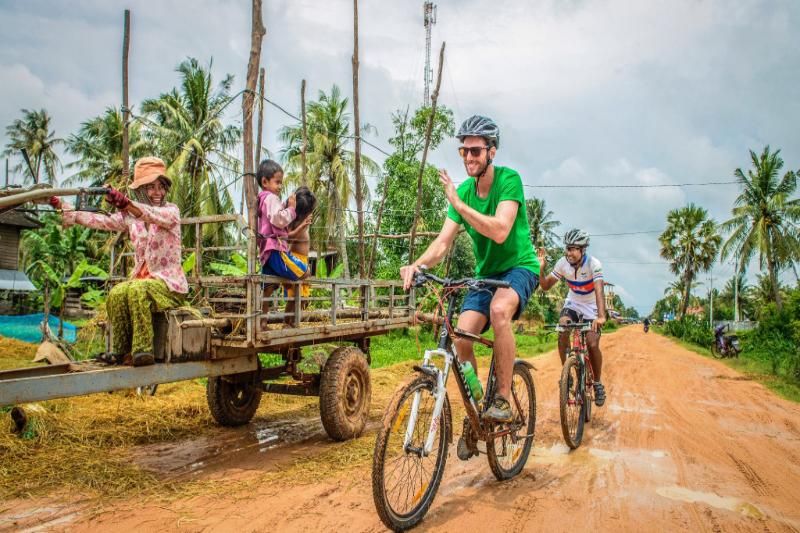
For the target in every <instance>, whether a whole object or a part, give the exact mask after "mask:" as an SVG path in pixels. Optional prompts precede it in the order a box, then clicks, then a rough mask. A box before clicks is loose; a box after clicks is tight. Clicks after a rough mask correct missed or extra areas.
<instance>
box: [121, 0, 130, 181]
mask: <svg viewBox="0 0 800 533" xmlns="http://www.w3.org/2000/svg"><path fill="white" fill-rule="evenodd" d="M130 47H131V10H130V9H126V10H125V22H124V30H123V34H122V183H124V184H125V185H127V184H128V178H129V177H130V174H131V169H130V145H129V143H130V140H129V138H128V121H129V120H130V117H131V112H130V109H129V107H128V52H129V51H130Z"/></svg>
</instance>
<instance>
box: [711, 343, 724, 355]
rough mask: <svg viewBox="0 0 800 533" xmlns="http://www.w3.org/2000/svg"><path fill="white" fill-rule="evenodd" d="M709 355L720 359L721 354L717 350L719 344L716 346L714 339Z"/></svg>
mask: <svg viewBox="0 0 800 533" xmlns="http://www.w3.org/2000/svg"><path fill="white" fill-rule="evenodd" d="M711 355H713V356H714V357H716V358H717V359H722V354H721V353H720V351H719V346H717V342H716V341H714V342H712V343H711Z"/></svg>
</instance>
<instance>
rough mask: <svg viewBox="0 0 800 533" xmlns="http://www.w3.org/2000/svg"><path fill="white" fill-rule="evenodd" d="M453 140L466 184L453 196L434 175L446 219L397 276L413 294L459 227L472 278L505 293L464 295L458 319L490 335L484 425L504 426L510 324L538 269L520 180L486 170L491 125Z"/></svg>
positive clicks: (506, 171) (466, 128) (496, 138)
mask: <svg viewBox="0 0 800 533" xmlns="http://www.w3.org/2000/svg"><path fill="white" fill-rule="evenodd" d="M456 136H457V137H458V138H459V140H460V141H461V143H462V145H461V146H460V147H459V149H458V152H459V154H460V155H461V157H462V158H463V159H464V168H465V169H466V171H467V175H468V176H470V178H469V179H467V180H466V181H464V182H463V183H462V184H461V185H460V186H459V187H458V189H456V187H455V185H454V184H453V180H451V179H450V176H448V174H447V171H446V170H444V169H442V170H440V171H439V179H440V180H441V182H442V185H443V186H444V191H445V195H446V196H447V200H448V202H450V208H449V209H448V211H447V218H446V219H445V221H444V225H443V226H442V231H441V232H440V233H439V236H438V237H436V239H434V241H433V242H432V243H431V245H430V246H428V249H427V250H425V252H424V253H423V254H422V255H421V256H420V257H419V258H418V259H417V260H416V261H414V262H413V263H412V264H410V265H407V266H404V267H402V268H401V269H400V277H401V278H402V279H403V285H404V286H405V288H406V289H408V288H409V287H411V284H412V283H413V280H414V274H415V273H416V272H418V271H419V266H420V265H426V266H428V267H432V266H434V265H436V264H438V263H439V262H440V261H441V260H442V259H443V258H444V256H445V254H446V253H447V250H448V249H449V248H450V246H451V245H452V244H453V241H454V240H455V238H456V235H458V230H459V227H460V226H462V225H463V226H464V227H465V229H466V231H467V233H468V234H469V236H470V238H471V239H472V249H473V251H474V253H475V259H476V272H475V276H476V277H478V278H490V279H498V280H502V281H505V282H507V283H509V284H510V285H511V287H510V288H502V289H496V290H495V291H493V292H488V293H487V292H486V291H473V290H470V291H469V292H468V293H467V296H466V297H465V299H464V304H463V306H462V307H461V314H460V315H459V318H458V327H459V328H460V329H462V330H465V331H467V332H469V333H473V334H479V333H481V332H483V331H486V330H487V329H488V328H489V325H490V324H491V326H492V327H493V328H494V338H495V342H494V356H495V373H496V376H497V391H498V394H497V395H496V396H495V398H494V403H493V404H492V405H491V406H490V407H489V409H487V410H486V412H485V413H484V418H486V419H489V420H492V421H495V422H509V421H511V419H512V413H511V406H510V405H509V402H508V400H509V399H510V398H511V376H512V372H513V370H514V358H515V356H516V351H517V350H516V343H515V340H514V332H513V331H512V327H511V322H512V321H513V320H515V319H517V318H519V315H520V313H521V312H522V310H523V309H524V308H525V304H526V303H527V302H528V298H530V296H531V294H532V293H533V291H534V290H535V289H536V286H537V285H538V283H539V261H538V259H537V257H536V253H535V252H534V250H533V246H532V244H531V235H530V228H529V227H528V218H527V214H526V211H525V196H524V194H523V191H522V179H521V178H520V176H519V174H518V173H517V172H516V171H515V170H512V169H510V168H506V167H500V166H495V165H494V164H492V160H493V159H494V156H495V154H496V153H497V149H498V148H499V146H500V132H499V129H498V127H497V125H496V124H495V123H494V121H493V120H492V119H490V118H487V117H483V116H480V115H474V116H472V117H470V118H468V119H467V120H466V121H464V123H463V124H462V125H461V128H459V130H458V134H457V135H456ZM454 342H455V349H456V353H457V354H458V359H459V360H460V361H462V362H464V361H469V362H470V363H472V366H473V368H475V369H476V370H477V368H478V365H477V363H476V361H475V354H474V352H473V349H472V342H470V341H469V340H466V339H460V338H459V339H456V340H455V341H454Z"/></svg>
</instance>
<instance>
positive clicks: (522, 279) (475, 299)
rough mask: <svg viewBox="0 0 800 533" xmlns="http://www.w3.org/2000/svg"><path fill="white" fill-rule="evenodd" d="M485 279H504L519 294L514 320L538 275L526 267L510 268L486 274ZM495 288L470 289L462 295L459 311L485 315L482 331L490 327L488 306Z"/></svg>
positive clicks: (534, 286)
mask: <svg viewBox="0 0 800 533" xmlns="http://www.w3.org/2000/svg"><path fill="white" fill-rule="evenodd" d="M487 279H496V280H500V281H505V282H506V283H509V284H510V285H511V288H512V289H514V292H516V293H517V296H519V306H518V307H517V311H516V312H515V313H514V318H513V319H514V320H516V319H518V318H519V316H520V315H521V314H522V310H523V309H525V306H526V305H527V304H528V300H529V299H530V297H531V294H533V291H534V290H536V287H537V286H538V285H539V276H537V275H536V274H534V273H533V272H531V271H530V270H528V269H527V268H520V267H516V268H512V269H511V270H506V271H505V272H503V273H500V274H495V275H493V276H487ZM495 290H497V289H494V288H487V289H486V290H481V291H476V290H472V289H470V290H469V291H468V292H467V295H466V296H465V297H464V303H463V304H462V305H461V312H462V313H463V312H464V311H477V312H479V313H480V314H482V315H484V316H485V317H486V326H484V328H483V331H486V330H488V329H489V327H490V325H491V324H490V319H489V306H490V305H491V303H492V298H494V291H495Z"/></svg>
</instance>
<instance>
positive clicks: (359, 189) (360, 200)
mask: <svg viewBox="0 0 800 533" xmlns="http://www.w3.org/2000/svg"><path fill="white" fill-rule="evenodd" d="M358 112H359V110H358V0H353V121H354V122H355V124H354V129H355V154H354V157H355V165H354V166H355V169H354V170H355V174H356V176H355V178H356V210H358V277H359V278H361V279H363V278H364V274H365V272H366V271H365V268H364V267H365V265H364V196H363V195H364V184H363V183H362V179H363V176H361V118H360V116H359V114H358ZM343 218H344V217H343Z"/></svg>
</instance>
